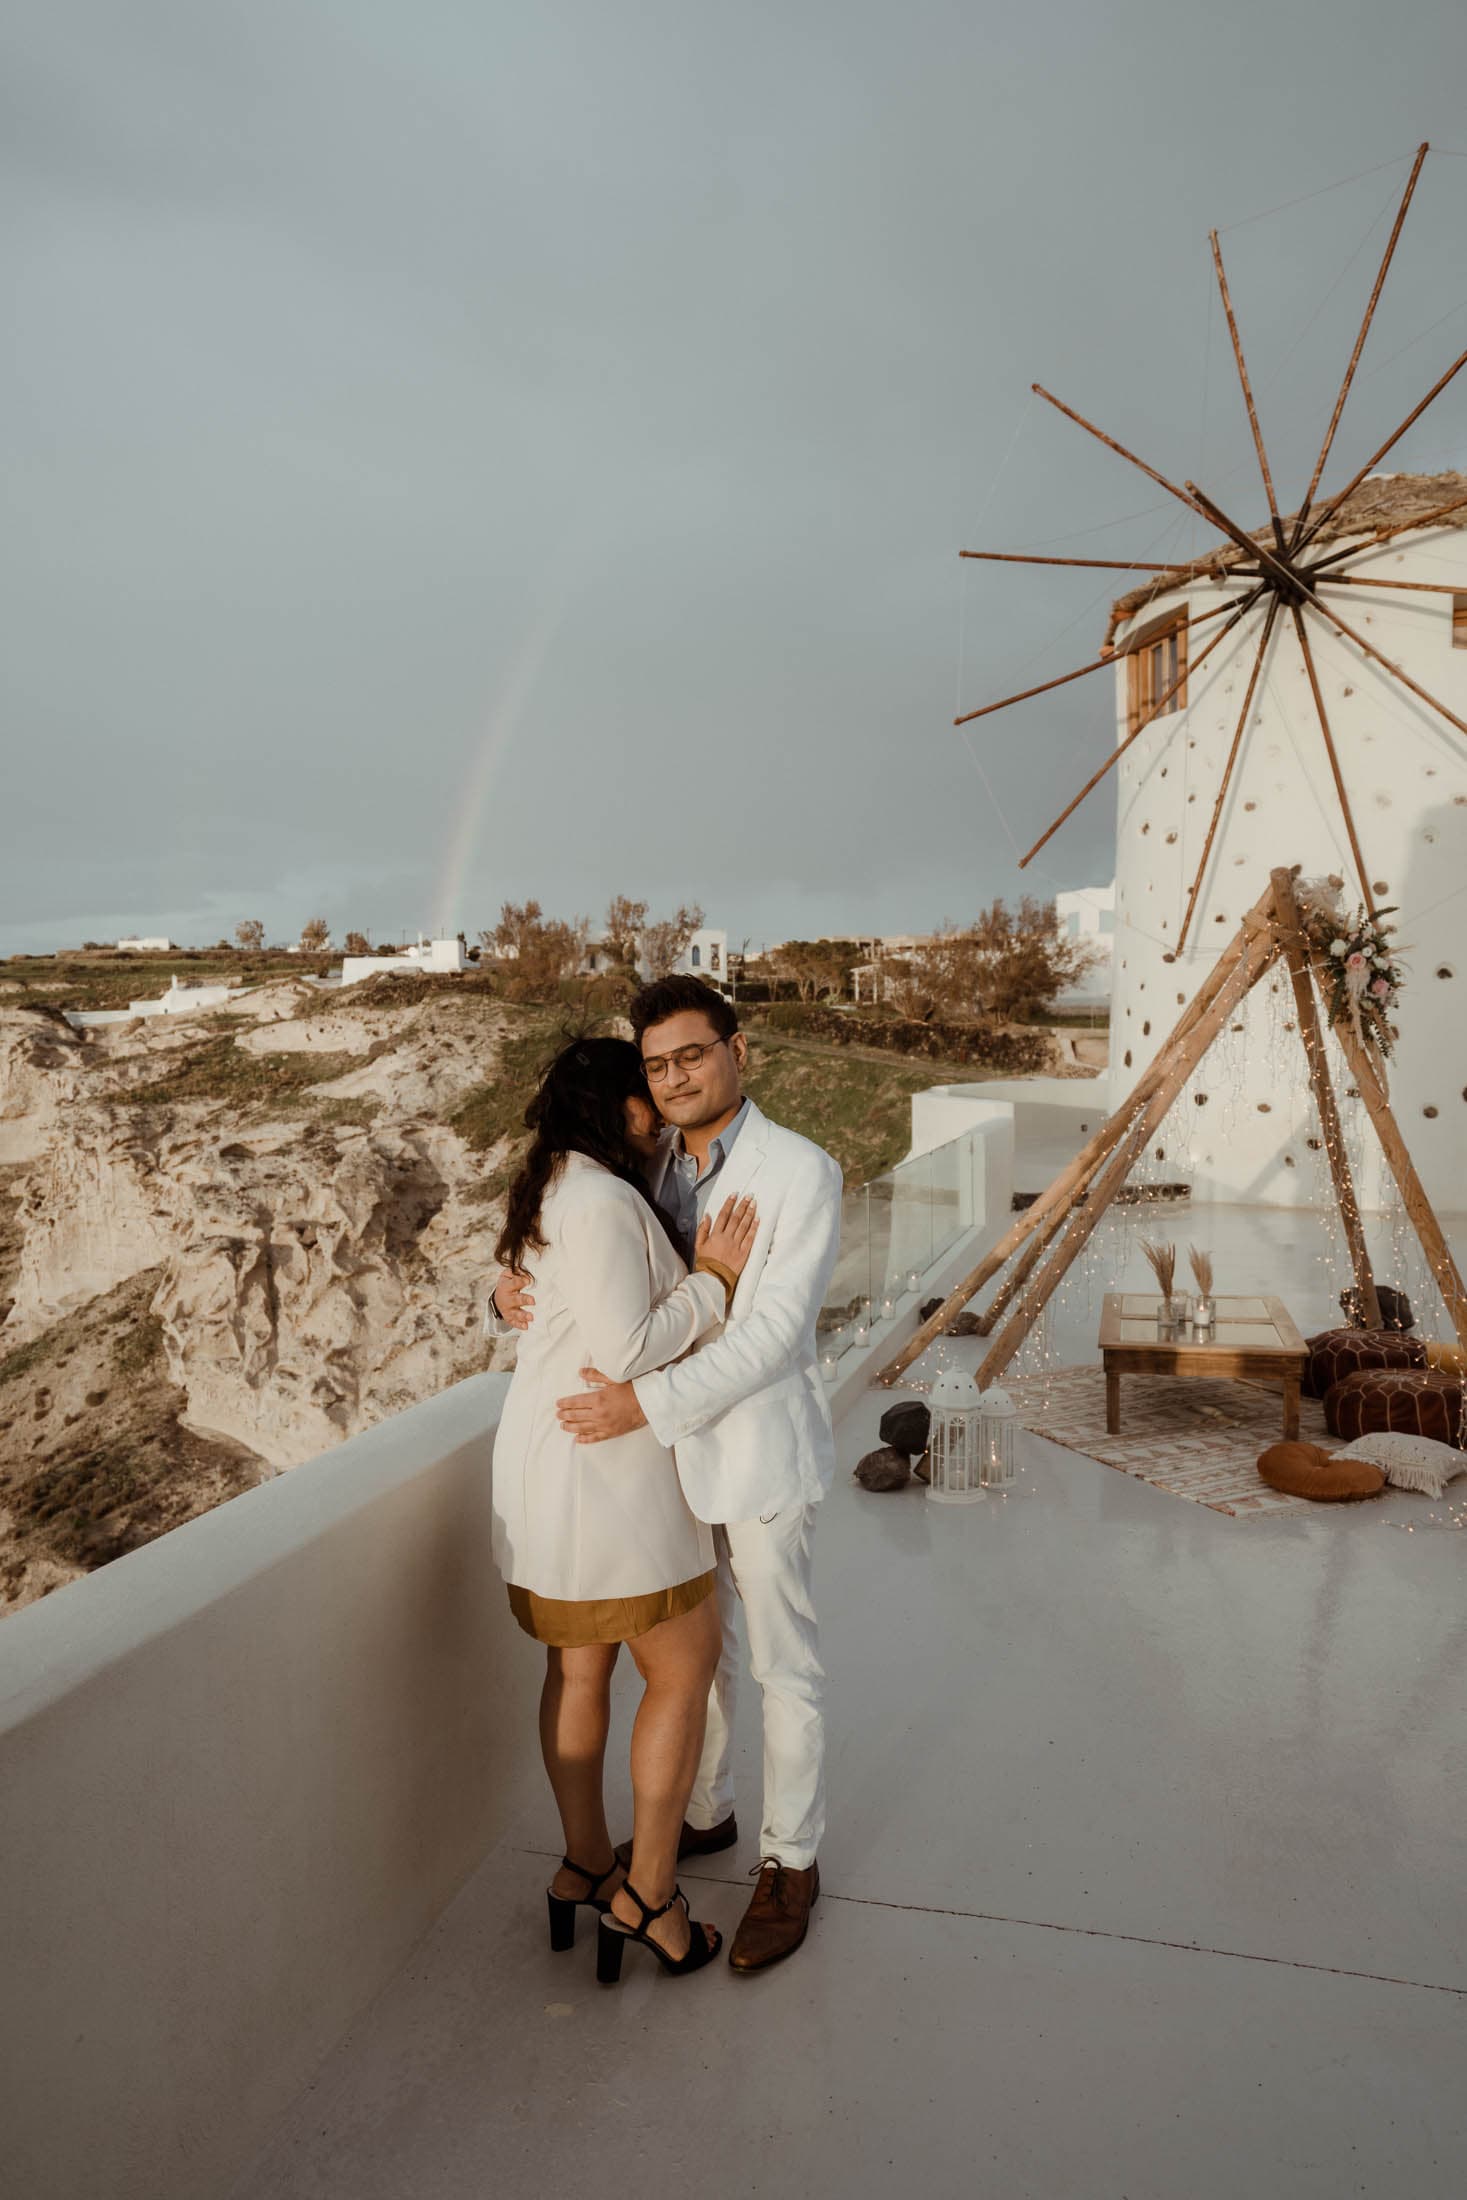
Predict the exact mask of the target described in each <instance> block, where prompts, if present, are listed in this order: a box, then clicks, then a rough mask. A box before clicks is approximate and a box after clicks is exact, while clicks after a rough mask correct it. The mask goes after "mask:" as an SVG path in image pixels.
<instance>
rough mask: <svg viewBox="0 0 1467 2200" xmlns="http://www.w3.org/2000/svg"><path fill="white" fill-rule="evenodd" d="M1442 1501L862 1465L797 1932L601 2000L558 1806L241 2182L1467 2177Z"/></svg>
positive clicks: (1043, 1459) (860, 1422) (504, 1849)
mask: <svg viewBox="0 0 1467 2200" xmlns="http://www.w3.org/2000/svg"><path fill="white" fill-rule="evenodd" d="M1205 1219H1206V1218H1204V1217H1201V1216H1194V1217H1193V1222H1194V1223H1200V1222H1201V1221H1202V1220H1205ZM1178 1223H1179V1227H1178V1229H1177V1231H1176V1232H1175V1234H1176V1235H1177V1236H1179V1237H1181V1238H1183V1239H1184V1240H1185V1237H1186V1235H1187V1233H1188V1224H1187V1222H1186V1221H1184V1220H1183V1218H1182V1217H1181V1216H1180V1215H1179V1216H1178ZM1296 1225H1297V1228H1302V1229H1303V1230H1304V1231H1305V1233H1306V1235H1307V1233H1308V1229H1309V1223H1308V1218H1302V1219H1301V1218H1294V1217H1289V1216H1281V1215H1278V1214H1273V1215H1269V1216H1267V1217H1266V1218H1262V1219H1260V1220H1256V1221H1255V1222H1254V1223H1253V1224H1251V1225H1249V1229H1251V1231H1252V1235H1253V1240H1254V1242H1255V1243H1256V1242H1257V1240H1258V1237H1259V1233H1260V1232H1261V1233H1262V1239H1263V1241H1264V1242H1265V1243H1267V1244H1268V1246H1269V1247H1270V1249H1271V1251H1272V1252H1273V1253H1274V1254H1277V1255H1279V1256H1280V1259H1281V1258H1282V1253H1283V1251H1284V1250H1285V1249H1286V1247H1285V1241H1286V1240H1288V1239H1290V1236H1291V1233H1294V1241H1295V1243H1296V1247H1297V1244H1298V1243H1300V1242H1302V1240H1300V1239H1298V1236H1297V1228H1296ZM1169 1234H1172V1233H1170V1232H1169ZM1454 1234H1456V1233H1454ZM1215 1236H1216V1233H1215V1232H1214V1237H1215ZM1459 1242H1460V1237H1459ZM1218 1249H1219V1251H1223V1250H1225V1248H1224V1247H1223V1246H1221V1245H1219V1247H1218ZM1238 1249H1239V1252H1240V1254H1241V1252H1242V1251H1243V1249H1244V1242H1243V1240H1240V1241H1239V1247H1238ZM1254 1258H1255V1260H1256V1258H1257V1254H1256V1251H1255V1254H1254ZM1271 1273H1272V1271H1271ZM1249 1280H1250V1283H1256V1281H1257V1277H1256V1273H1253V1274H1250V1279H1249ZM1276 1287H1279V1288H1284V1286H1283V1285H1282V1284H1278V1285H1276ZM1327 1310H1328V1309H1327V1307H1323V1308H1321V1309H1320V1310H1319V1311H1318V1312H1317V1313H1316V1312H1315V1310H1314V1309H1312V1308H1309V1309H1305V1308H1301V1309H1300V1311H1301V1313H1302V1314H1304V1316H1305V1319H1306V1326H1308V1323H1309V1322H1310V1321H1312V1320H1314V1319H1316V1318H1317V1319H1319V1320H1323V1319H1324V1318H1325V1314H1326V1313H1327ZM1071 1319H1072V1326H1073V1324H1074V1322H1075V1321H1076V1320H1077V1319H1078V1317H1072V1318H1071ZM1062 1326H1063V1325H1062ZM1056 1342H1057V1343H1058V1344H1059V1345H1060V1347H1061V1349H1060V1350H1059V1351H1058V1352H1057V1353H1056V1356H1057V1357H1062V1356H1064V1351H1063V1345H1064V1340H1063V1339H1057V1340H1056ZM1087 1342H1088V1337H1087V1336H1082V1335H1081V1334H1080V1333H1079V1330H1078V1328H1077V1331H1076V1336H1075V1338H1074V1339H1073V1343H1074V1345H1075V1347H1076V1349H1077V1352H1078V1351H1080V1350H1081V1349H1083V1348H1084V1347H1085V1346H1086V1344H1087ZM953 1349H955V1348H952V1347H949V1348H948V1350H949V1351H952V1350H953ZM956 1349H960V1350H964V1351H970V1352H971V1351H973V1350H974V1348H972V1347H963V1348H956ZM887 1402H888V1399H887V1397H886V1396H883V1395H875V1394H873V1395H872V1396H870V1397H868V1399H866V1400H865V1401H864V1402H863V1403H862V1405H861V1407H860V1408H859V1409H858V1410H857V1411H855V1412H853V1413H852V1414H850V1415H848V1416H847V1418H846V1421H845V1423H844V1425H843V1427H842V1430H841V1441H842V1451H843V1455H844V1459H845V1462H846V1466H847V1467H848V1466H849V1465H850V1464H852V1463H854V1461H855V1459H856V1458H857V1457H858V1456H859V1454H860V1452H861V1451H862V1450H864V1449H866V1448H867V1447H868V1446H869V1445H870V1444H871V1443H873V1442H874V1441H875V1424H876V1419H877V1416H878V1414H879V1412H880V1410H881V1408H882V1406H883V1404H885V1403H887ZM1430 1510H1431V1508H1430V1507H1429V1505H1428V1504H1427V1501H1426V1500H1421V1499H1410V1498H1406V1497H1401V1496H1393V1497H1392V1498H1390V1499H1389V1500H1388V1501H1386V1502H1385V1503H1384V1504H1382V1503H1379V1502H1377V1503H1376V1504H1374V1505H1372V1506H1369V1507H1364V1508H1323V1509H1321V1512H1320V1513H1319V1515H1318V1516H1315V1515H1310V1516H1309V1517H1307V1518H1305V1519H1303V1520H1300V1519H1295V1518H1288V1519H1284V1520H1269V1519H1253V1520H1246V1521H1244V1520H1233V1519H1228V1518H1226V1517H1224V1516H1222V1515H1220V1514H1217V1513H1214V1512H1210V1511H1208V1510H1206V1509H1204V1508H1203V1507H1201V1506H1197V1505H1193V1504H1189V1503H1187V1502H1185V1501H1183V1500H1180V1499H1177V1498H1172V1497H1167V1496H1164V1495H1162V1494H1161V1493H1160V1492H1158V1491H1156V1490H1153V1489H1151V1488H1149V1487H1148V1486H1146V1485H1145V1484H1143V1483H1140V1482H1137V1481H1134V1480H1132V1479H1131V1478H1129V1477H1128V1476H1125V1475H1122V1474H1118V1473H1116V1472H1114V1471H1113V1470H1111V1469H1108V1468H1105V1467H1101V1466H1097V1465H1094V1464H1092V1463H1090V1462H1088V1461H1086V1460H1084V1459H1082V1458H1079V1457H1077V1456H1075V1455H1074V1454H1072V1453H1069V1452H1066V1451H1062V1450H1060V1449H1058V1448H1057V1447H1056V1446H1054V1445H1051V1444H1048V1443H1046V1442H1045V1441H1044V1440H1042V1439H1040V1438H1025V1439H1024V1441H1023V1452H1022V1481H1021V1486H1020V1488H1019V1490H1018V1491H1017V1493H1016V1494H1014V1495H1013V1496H1011V1497H1009V1498H1006V1499H1002V1500H999V1499H989V1500H986V1501H984V1502H983V1503H981V1504H979V1505H977V1506H975V1507H973V1508H972V1509H971V1510H968V1511H948V1510H942V1509H939V1508H937V1507H935V1506H931V1505H928V1504H927V1503H926V1502H925V1501H924V1499H923V1498H922V1496H921V1495H920V1494H919V1493H918V1491H917V1490H916V1488H915V1487H914V1488H912V1489H911V1490H909V1491H907V1492H903V1493H899V1494H897V1495H894V1496H884V1497H876V1496H867V1495H865V1494H863V1493H861V1492H860V1491H858V1490H857V1489H856V1488H855V1487H854V1486H853V1485H852V1484H851V1483H850V1482H849V1480H848V1479H847V1478H846V1475H845V1474H844V1473H843V1474H842V1477H841V1479H840V1481H839V1482H838V1484H837V1487H836V1489H835V1491H834V1492H833V1494H832V1496H831V1498H830V1500H829V1502H828V1504H827V1506H826V1508H825V1511H824V1514H823V1516H822V1521H821V1530H820V1553H819V1577H818V1578H819V1589H820V1598H821V1606H822V1614H823V1623H824V1634H825V1648H826V1659H827V1664H828V1667H829V1674H830V1690H829V1738H830V1806H831V1816H830V1829H829V1833H828V1836H827V1840H826V1844H825V1848H824V1853H823V1855H822V1859H821V1864H822V1875H823V1880H824V1889H825V1892H824V1897H823V1899H822V1901H821V1903H820V1905H819V1907H818V1909H817V1911H816V1913H815V1920H814V1924H813V1927H812V1931H811V1935H810V1939H809V1942H808V1944H807V1946H806V1947H805V1949H804V1950H803V1951H802V1952H801V1953H800V1954H799V1955H798V1956H797V1957H796V1958H795V1959H794V1960H793V1961H792V1962H790V1963H789V1964H787V1965H786V1966H784V1967H783V1968H781V1969H779V1970H776V1971H774V1972H772V1973H769V1974H767V1975H766V1976H763V1977H759V1978H754V1979H738V1978H735V1977H733V1975H732V1974H731V1973H730V1972H729V1971H728V1970H727V1968H726V1967H724V1966H722V1965H720V1966H719V1967H718V1968H717V1969H716V1970H715V1971H714V1972H712V1973H711V1974H705V1975H704V1976H702V1977H699V1978H696V1979H694V1980H691V1981H687V1982H682V1983H675V1982H673V1981H671V1980H667V1979H664V1978H662V1977H661V1976H659V1975H657V1974H655V1973H654V1971H653V1969H652V1966H651V1965H650V1962H644V1961H642V1960H640V1959H638V1958H636V1957H635V1956H634V1957H632V1958H629V1959H628V1963H627V1966H626V1976H625V1980H624V1983H623V1984H622V1985H621V1986H620V1987H619V1988H616V1989H612V1990H603V1989H600V1988H598V1987H597V1986H596V1984H595V1982H594V1979H593V1976H592V1936H591V1934H590V1933H589V1931H588V1930H587V1929H586V1928H585V1926H583V1927H582V1934H581V1941H580V1945H579V1946H578V1947H577V1948H576V1950H575V1952H574V1953H573V1954H572V1955H569V1956H564V1957H552V1956H551V1955H550V1954H549V1953H548V1951H547V1949H546V1947H545V1943H544V1908H543V1898H542V1894H541V1889H542V1887H543V1884H544V1882H545V1879H546V1878H547V1876H548V1873H549V1870H550V1867H551V1865H552V1863H553V1861H554V1857H555V1854H556V1852H557V1850H558V1846H559V1844H558V1840H557V1837H556V1831H555V1824H554V1820H553V1816H552V1813H551V1811H550V1809H549V1808H548V1801H547V1800H545V1799H538V1798H537V1799H536V1800H534V1801H533V1802H532V1803H531V1804H529V1806H528V1807H527V1809H526V1811H525V1813H524V1815H523V1817H522V1819H521V1820H520V1822H519V1823H518V1825H517V1826H516V1827H515V1828H514V1829H513V1831H512V1832H511V1834H510V1835H509V1837H508V1838H507V1839H506V1840H505V1841H504V1842H503V1843H502V1844H501V1846H500V1847H499V1848H498V1849H497V1850H495V1851H494V1852H493V1853H492V1854H491V1855H490V1856H489V1858H488V1859H487V1860H486V1861H485V1863H484V1865H483V1866H482V1868H481V1869H480V1870H479V1872H478V1873H477V1874H476V1876H475V1877H474V1878H473V1879H472V1880H471V1881H470V1882H469V1884H468V1885H467V1886H466V1887H465V1888H464V1890H463V1891H462V1893H461V1895H460V1896H459V1898H458V1900H457V1901H456V1902H455V1903H454V1904H453V1906H452V1907H451V1908H450V1909H449V1910H448V1911H447V1913H446V1914H445V1915H444V1916H443V1917H442V1919H441V1920H440V1921H439V1923H438V1925H437V1926H436V1927H435V1929H434V1930H433V1932H432V1933H431V1934H430V1935H429V1936H428V1938H427V1939H426V1940H425V1941H424V1942H423V1943H422V1944H421V1946H420V1947H419V1949H418V1950H417V1952H416V1954H415V1956H414V1958H413V1960H412V1961H411V1962H410V1963H409V1965H408V1966H407V1967H406V1969H405V1970H404V1971H403V1972H402V1974H401V1975H400V1976H399V1977H398V1978H397V1979H396V1980H395V1981H394V1982H393V1984H392V1985H391V1986H390V1987H389V1988H388V1989H387V1990H386V1992H385V1993H384V1994H382V1995H381V1997H380V1998H379V1999H378V2001H377V2002H376V2003H375V2005H374V2006H373V2007H372V2008H370V2009H369V2010H368V2011H367V2012H366V2013H365V2014H364V2016H363V2017H362V2018H361V2020H360V2021H359V2023H358V2024H357V2025H356V2027H355V2029H354V2030H353V2031H352V2033H351V2034H350V2035H349V2036H348V2037H347V2038H346V2039H345V2040H344V2041H343V2042H342V2044H341V2045H340V2046H339V2048H338V2049H337V2050H336V2051H335V2053H334V2054H333V2055H332V2056H331V2058H330V2059H329V2060H328V2062H327V2063H326V2065H325V2066H324V2067H323V2068H322V2069H321V2071H320V2072H319V2074H318V2076H317V2078H316V2080H315V2082H314V2083H313V2084H312V2086H311V2087H310V2088H309V2090H308V2091H307V2093H306V2094H305V2095H304V2096H303V2097H302V2099H301V2100H300V2101H299V2103H298V2104H297V2107H296V2109H295V2111H294V2112H293V2114H292V2115H291V2117H290V2118H289V2119H288V2121H287V2122H286V2124H285V2125H284V2126H283V2127H282V2128H281V2129H280V2131H279V2132H278V2133H277V2135H276V2137H275V2139H274V2140H273V2142H272V2144H271V2145H270V2147H269V2148H268V2149H267V2151H266V2152H265V2154H264V2155H263V2156H262V2157H261V2158H260V2159H259V2160H258V2161H257V2162H256V2164H255V2165H254V2167H253V2168H252V2170H251V2171H250V2172H249V2174H247V2175H246V2176H245V2177H244V2179H243V2180H242V2181H241V2182H240V2183H239V2185H238V2186H237V2188H236V2194H235V2200H409V2196H410V2200H485V2196H488V2195H493V2196H494V2200H539V2196H541V2195H545V2196H554V2200H622V2196H627V2200H630V2196H633V2195H636V2196H638V2200H641V2196H642V2195H644V2194H646V2193H648V2192H652V2191H656V2192H660V2193H677V2192H679V2191H681V2190H687V2191H690V2192H698V2193H703V2194H709V2195H713V2196H715V2200H724V2196H733V2195H744V2194H749V2195H755V2194H757V2195H759V2196H760V2200H784V2196H789V2200H795V2196H797V2195H798V2196H801V2200H804V2196H808V2195H824V2194H827V2193H830V2194H836V2193H840V2194H846V2195H849V2194H855V2195H866V2194H881V2195H885V2194H888V2193H903V2194H908V2193H910V2194H921V2195H923V2196H924V2200H928V2196H938V2200H946V2196H948V2195H954V2196H957V2195H963V2196H967V2195H994V2196H1002V2200H1021V2196H1024V2200H1027V2196H1034V2200H1236V2196H1239V2195H1244V2194H1257V2195H1262V2196H1265V2200H1296V2196H1298V2200H1302V2196H1305V2195H1309V2196H1316V2195H1317V2196H1319V2200H1343V2196H1345V2195H1354V2194H1366V2195H1371V2196H1378V2200H1387V2196H1389V2200H1436V2196H1441V2200H1448V2196H1451V2200H1457V2196H1458V2195H1460V2194H1461V2193H1462V2192H1463V2190H1464V2189H1467V2083H1464V2072H1467V1894H1464V1887H1463V1873H1464V1846H1463V1838H1462V1828H1463V1822H1464V1809H1467V1776H1464V1755H1467V1753H1464V1750H1463V1732H1464V1714H1467V1686H1464V1683H1467V1613H1464V1582H1463V1563H1464V1556H1467V1539H1459V1537H1458V1536H1457V1535H1456V1534H1454V1533H1450V1532H1441V1533H1423V1532H1417V1533H1414V1534H1407V1533H1405V1532H1404V1527H1405V1524H1406V1522H1408V1521H1412V1520H1414V1521H1418V1522H1424V1519H1425V1514H1426V1513H1427V1512H1429V1511H1430ZM525 1655H526V1656H527V1657H529V1656H533V1655H534V1652H533V1651H532V1650H531V1649H530V1646H529V1645H528V1644H527V1645H526V1646H525ZM626 1708H627V1705H626V1702H624V1703H623V1706H622V1710H623V1713H625V1710H626ZM623 1731H624V1725H623V1726H622V1727H619V1730H618V1732H619V1736H620V1734H621V1733H622V1732H623ZM528 1743H529V1737H527V1744H528ZM741 1747H742V1756H741V1764H740V1774H741V1787H740V1793H741V1797H742V1801H741V1805H740V1815H741V1822H742V1823H743V1824H744V1825H745V1827H746V1828H747V1838H746V1839H745V1841H744V1843H743V1845H742V1846H741V1847H740V1848H739V1850H738V1851H737V1852H734V1853H732V1854H730V1855H728V1856H721V1857H717V1858H714V1859H712V1860H711V1868H709V1869H700V1870H697V1871H690V1872H688V1873H687V1874H686V1875H685V1882H686V1884H687V1885H688V1886H689V1888H690V1889H691V1890H692V1891H693V1893H694V1894H695V1895H696V1898H697V1900H696V1908H697V1909H698V1910H699V1911H700V1912H701V1913H702V1914H704V1915H707V1916H709V1917H711V1918H713V1919H715V1920H716V1921H717V1922H718V1923H719V1924H720V1925H721V1926H723V1928H724V1929H725V1931H729V1930H731V1929H732V1927H733V1925H734V1924H735V1922H736V1920H737V1918H738V1916H739V1914H740V1911H741V1908H742V1905H743V1901H744V1898H745V1892H746V1887H747V1881H746V1879H745V1876H744V1875H745V1873H746V1871H747V1869H748V1867H749V1866H750V1865H751V1864H752V1863H753V1862H754V1861H755V1856H756V1850H755V1835H756V1832H757V1826H758V1795H759V1757H758V1725H757V1705H756V1702H755V1698H754V1692H753V1690H752V1689H750V1690H749V1691H748V1692H747V1693H746V1697H745V1700H744V1703H743V1706H742V1712H741ZM527 1792H530V1793H532V1794H533V1793H534V1792H535V1791H534V1790H533V1789H531V1790H529V1791H527ZM618 1801H619V1809H618V1812H617V1816H618V1820H622V1819H626V1818H627V1814H626V1809H625V1793H624V1790H623V1789H620V1788H619V1790H618ZM627 1822H628V1823H629V1819H627Z"/></svg>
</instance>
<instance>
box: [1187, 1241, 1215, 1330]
mask: <svg viewBox="0 0 1467 2200" xmlns="http://www.w3.org/2000/svg"><path fill="white" fill-rule="evenodd" d="M1187 1258H1188V1260H1189V1262H1190V1263H1191V1267H1192V1280H1193V1282H1194V1283H1195V1284H1196V1286H1197V1298H1196V1301H1195V1303H1194V1305H1193V1308H1192V1327H1193V1328H1194V1329H1195V1330H1196V1332H1197V1334H1198V1335H1199V1336H1200V1337H1210V1336H1211V1335H1212V1325H1213V1322H1214V1320H1215V1319H1216V1304H1215V1301H1214V1299H1213V1296H1212V1255H1211V1253H1208V1252H1205V1251H1204V1250H1203V1249H1202V1247H1201V1246H1199V1245H1189V1246H1188V1248H1187Z"/></svg>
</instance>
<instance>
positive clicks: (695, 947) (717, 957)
mask: <svg viewBox="0 0 1467 2200" xmlns="http://www.w3.org/2000/svg"><path fill="white" fill-rule="evenodd" d="M619 966H620V958H619V957H618V956H617V954H616V953H615V951H614V949H613V948H612V947H611V946H610V944H609V943H608V942H607V941H606V940H592V941H591V942H590V943H589V945H588V946H587V948H586V952H585V954H584V955H583V956H582V957H581V966H580V967H581V975H582V976H583V977H588V978H594V977H597V976H598V975H600V974H602V973H603V972H606V971H609V970H614V969H617V968H619ZM636 971H637V976H638V978H639V979H640V980H641V981H642V983H643V984H644V985H645V984H646V982H647V980H648V979H649V978H650V977H651V975H652V969H651V965H650V964H649V963H648V961H647V959H646V957H645V955H644V954H643V953H642V952H641V950H640V947H639V948H638V952H637V959H636ZM673 972H674V974H675V975H677V976H679V977H682V976H688V977H694V978H702V979H703V980H704V982H705V984H708V985H711V986H714V987H716V988H717V990H718V991H719V992H720V993H727V992H728V990H729V976H728V933H727V932H726V931H725V930H723V929H722V928H721V927H719V926H716V925H705V926H704V927H703V928H702V930H700V931H697V932H695V933H694V934H693V936H692V938H691V939H690V940H689V941H688V944H687V946H686V947H685V948H684V949H683V951H682V953H681V955H679V957H678V959H677V961H676V962H675V963H674V964H673Z"/></svg>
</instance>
